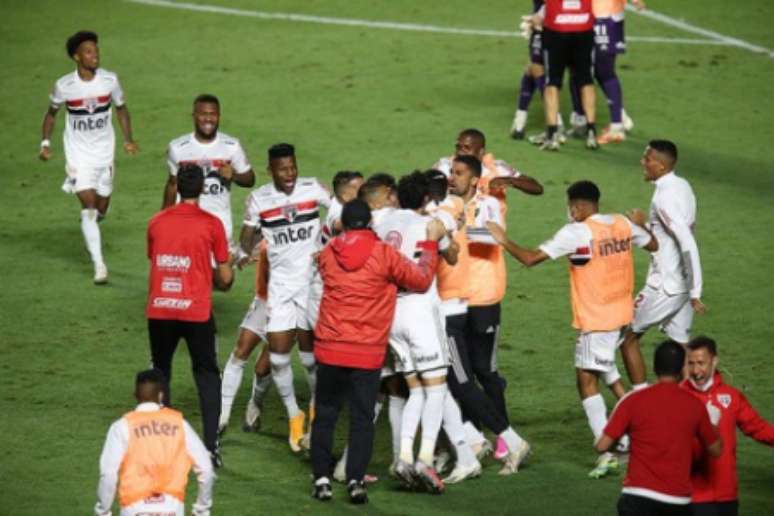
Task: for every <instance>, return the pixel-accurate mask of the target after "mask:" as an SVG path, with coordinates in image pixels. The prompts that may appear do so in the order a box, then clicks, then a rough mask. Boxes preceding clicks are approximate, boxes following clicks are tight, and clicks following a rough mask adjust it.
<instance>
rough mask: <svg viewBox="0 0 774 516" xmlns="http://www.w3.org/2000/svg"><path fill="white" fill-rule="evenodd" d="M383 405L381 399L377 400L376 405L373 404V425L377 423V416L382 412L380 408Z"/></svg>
mask: <svg viewBox="0 0 774 516" xmlns="http://www.w3.org/2000/svg"><path fill="white" fill-rule="evenodd" d="M383 405H384V400H383V399H377V400H376V403H374V423H376V421H378V419H379V414H380V413H381V412H382V406H383Z"/></svg>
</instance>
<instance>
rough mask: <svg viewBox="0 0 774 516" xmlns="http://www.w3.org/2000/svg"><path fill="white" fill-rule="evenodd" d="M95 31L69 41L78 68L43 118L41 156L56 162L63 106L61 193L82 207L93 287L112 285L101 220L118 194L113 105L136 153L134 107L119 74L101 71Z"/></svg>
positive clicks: (127, 147)
mask: <svg viewBox="0 0 774 516" xmlns="http://www.w3.org/2000/svg"><path fill="white" fill-rule="evenodd" d="M97 39H98V37H97V35H96V34H95V33H94V32H88V31H80V32H77V33H75V34H73V35H72V36H70V38H68V40H67V44H66V47H65V48H66V49H67V54H68V55H69V56H70V58H71V59H72V60H73V61H75V65H76V70H75V71H74V72H71V73H68V74H67V75H65V76H63V77H61V78H60V79H59V80H57V81H56V84H55V85H54V89H53V91H52V92H51V95H50V97H49V98H50V101H51V104H50V105H49V107H48V111H46V114H45V116H44V117H43V128H42V130H41V133H42V141H41V142H40V154H39V157H40V159H41V160H42V161H48V160H49V159H51V141H50V138H51V132H52V131H53V129H54V123H55V122H56V114H57V113H58V112H59V108H60V107H62V105H65V107H66V108H67V118H66V120H65V124H66V125H65V130H64V151H65V174H66V177H65V182H64V184H63V185H62V190H64V191H65V192H66V193H74V194H75V195H76V196H77V197H78V200H79V201H80V203H81V231H82V232H83V239H84V240H85V241H86V248H87V249H88V250H89V255H90V256H91V261H92V262H93V264H94V283H96V284H98V285H101V284H104V283H107V280H108V269H107V266H106V265H105V260H104V258H103V256H102V235H101V233H100V229H99V226H98V225H97V222H99V221H100V220H102V219H103V218H104V217H105V216H106V215H107V212H108V207H109V206H110V196H111V194H112V193H113V175H114V173H115V171H114V164H113V160H114V156H115V144H116V140H115V134H114V132H113V122H112V117H111V106H112V105H113V104H115V107H116V115H117V117H118V123H119V125H120V126H121V132H122V133H123V136H124V151H126V153H127V154H137V151H138V147H137V143H135V141H134V139H133V138H132V124H131V122H130V118H129V108H127V107H126V103H125V101H124V92H123V90H122V89H121V85H120V83H119V82H118V76H117V75H116V74H114V73H113V72H109V71H107V70H105V69H103V68H100V67H99V47H98V46H97Z"/></svg>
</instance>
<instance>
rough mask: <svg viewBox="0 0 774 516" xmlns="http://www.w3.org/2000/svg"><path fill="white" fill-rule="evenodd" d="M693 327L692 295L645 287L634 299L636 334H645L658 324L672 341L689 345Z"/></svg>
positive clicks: (634, 327) (634, 326)
mask: <svg viewBox="0 0 774 516" xmlns="http://www.w3.org/2000/svg"><path fill="white" fill-rule="evenodd" d="M692 324H693V307H692V306H691V297H690V295H689V294H688V292H684V293H682V294H675V295H669V294H667V293H666V292H664V290H663V289H657V288H653V287H649V286H645V288H643V289H642V290H641V291H640V293H639V294H638V295H637V297H636V298H635V299H634V320H633V321H632V325H631V327H632V331H633V332H634V333H645V332H646V331H647V330H648V329H649V328H651V327H653V326H656V325H658V327H659V329H660V330H661V331H662V332H664V333H665V334H666V335H667V336H668V337H669V338H670V339H672V340H674V341H676V342H679V343H681V344H687V343H688V341H689V340H690V339H691V325H692Z"/></svg>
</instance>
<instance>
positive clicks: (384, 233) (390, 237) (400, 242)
mask: <svg viewBox="0 0 774 516" xmlns="http://www.w3.org/2000/svg"><path fill="white" fill-rule="evenodd" d="M430 220H431V217H429V216H427V215H420V214H418V213H417V212H415V211H413V210H397V209H396V210H389V211H387V212H385V213H384V215H383V216H381V217H379V220H375V221H374V222H373V228H374V231H375V232H376V234H377V235H378V236H379V238H380V239H381V240H382V242H385V243H386V244H389V245H390V246H392V247H393V248H395V249H396V250H398V251H400V252H401V254H402V255H403V256H405V257H407V258H409V259H411V260H413V261H414V262H418V260H419V257H420V255H421V254H422V249H420V248H419V246H418V244H419V242H426V241H427V225H428V223H429V222H430ZM398 296H399V297H406V298H415V299H420V298H422V299H427V300H429V301H439V302H440V298H439V296H438V289H437V288H436V285H435V279H433V284H432V285H430V288H429V289H427V292H424V293H421V294H420V293H414V292H399V293H398Z"/></svg>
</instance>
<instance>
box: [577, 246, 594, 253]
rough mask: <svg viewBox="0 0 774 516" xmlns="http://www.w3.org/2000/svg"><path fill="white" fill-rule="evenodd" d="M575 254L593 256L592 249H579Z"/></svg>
mask: <svg viewBox="0 0 774 516" xmlns="http://www.w3.org/2000/svg"><path fill="white" fill-rule="evenodd" d="M575 254H591V249H589V248H588V247H577V248H576V249H575Z"/></svg>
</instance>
